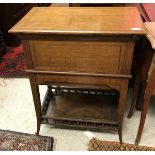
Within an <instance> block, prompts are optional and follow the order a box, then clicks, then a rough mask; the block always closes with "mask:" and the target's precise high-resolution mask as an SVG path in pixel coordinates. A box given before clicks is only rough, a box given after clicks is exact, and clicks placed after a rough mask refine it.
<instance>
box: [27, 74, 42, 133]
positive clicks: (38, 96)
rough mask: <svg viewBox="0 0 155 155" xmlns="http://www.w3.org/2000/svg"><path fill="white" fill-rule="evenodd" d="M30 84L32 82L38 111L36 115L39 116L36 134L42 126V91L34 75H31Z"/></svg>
mask: <svg viewBox="0 0 155 155" xmlns="http://www.w3.org/2000/svg"><path fill="white" fill-rule="evenodd" d="M29 77H30V78H29V79H30V84H31V90H32V95H33V101H34V106H35V111H36V117H37V132H36V135H38V134H39V131H40V126H41V102H40V93H39V86H38V85H37V84H36V82H35V77H34V75H30V76H29Z"/></svg>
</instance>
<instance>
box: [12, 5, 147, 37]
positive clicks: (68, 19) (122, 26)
mask: <svg viewBox="0 0 155 155" xmlns="http://www.w3.org/2000/svg"><path fill="white" fill-rule="evenodd" d="M9 33H34V34H36V33H38V34H80V35H82V34H101V35H112V34H114V35H117V34H118V35H121V34H123V35H129V34H131V35H132V34H133V35H134V34H135V35H145V34H147V32H146V29H145V26H144V24H143V22H142V19H141V17H140V14H139V12H138V9H137V8H136V7H33V8H32V9H31V10H30V11H29V12H28V13H27V14H26V15H25V16H24V17H23V18H22V19H21V20H20V21H19V22H18V23H17V24H16V25H15V26H13V27H12V28H11V29H10V30H9Z"/></svg>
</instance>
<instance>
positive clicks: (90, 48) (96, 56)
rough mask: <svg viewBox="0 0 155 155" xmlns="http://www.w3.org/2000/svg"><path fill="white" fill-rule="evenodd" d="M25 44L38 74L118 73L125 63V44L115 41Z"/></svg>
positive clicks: (31, 42) (30, 42) (34, 41)
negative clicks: (40, 71)
mask: <svg viewBox="0 0 155 155" xmlns="http://www.w3.org/2000/svg"><path fill="white" fill-rule="evenodd" d="M29 45H30V51H31V56H32V61H33V65H34V69H36V70H42V71H45V70H46V71H60V72H61V71H63V72H64V71H65V72H92V73H120V72H121V70H122V66H121V65H122V64H123V62H124V60H125V55H124V53H125V50H126V44H125V43H119V42H80V41H78V42H75V41H38V40H32V41H29ZM120 64H121V65H120ZM126 70H128V68H126Z"/></svg>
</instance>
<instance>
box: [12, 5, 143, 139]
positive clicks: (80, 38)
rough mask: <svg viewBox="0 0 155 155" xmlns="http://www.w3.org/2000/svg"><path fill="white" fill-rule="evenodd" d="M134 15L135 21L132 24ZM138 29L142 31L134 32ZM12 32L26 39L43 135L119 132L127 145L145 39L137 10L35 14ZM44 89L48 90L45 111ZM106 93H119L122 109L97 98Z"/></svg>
mask: <svg viewBox="0 0 155 155" xmlns="http://www.w3.org/2000/svg"><path fill="white" fill-rule="evenodd" d="M116 14H117V15H116ZM133 14H134V15H135V17H136V18H134V19H133V18H130V16H133ZM52 15H53V16H52ZM92 21H93V22H92ZM105 21H106V22H105ZM134 26H137V29H138V31H135V30H134V31H133V29H134ZM10 32H13V33H20V36H21V39H22V41H23V45H24V51H25V55H26V59H27V72H28V73H29V78H30V83H31V88H32V94H33V99H34V105H35V109H36V116H37V134H39V130H40V125H41V123H45V124H56V125H68V126H80V127H83V126H85V127H90V126H91V127H93V128H94V127H101V128H107V127H109V128H111V129H112V128H113V127H114V128H116V129H117V130H118V132H119V139H120V142H122V124H123V114H124V108H125V103H126V94H127V90H128V81H129V78H131V75H130V69H131V63H132V56H133V50H134V44H135V40H136V39H137V37H139V36H142V35H144V34H145V29H144V27H143V24H142V21H141V19H140V16H139V13H138V11H137V9H136V8H130V7H129V8H123V7H121V8H118V7H112V8H111V7H109V8H100V9H99V8H93V7H92V8H81V7H80V8H78V7H77V8H76V7H75V8H74V7H73V8H63V7H61V8H56V7H54V8H33V9H32V10H31V11H30V12H29V14H28V15H27V16H26V17H25V18H23V19H22V20H21V21H20V22H19V23H17V25H15V26H14V27H13V28H12V29H11V30H10ZM41 84H43V85H48V90H47V93H46V95H45V99H44V102H43V104H42V107H41V103H40V95H39V88H38V85H41ZM53 89H54V90H55V91H54V92H53V91H52V90H53ZM90 89H91V91H90ZM98 90H99V91H98ZM102 90H113V91H117V92H119V95H118V97H119V98H118V106H116V103H114V104H113V103H112V104H111V101H109V99H107V98H106V99H105V100H103V99H102V97H101V96H100V97H101V98H100V97H99V98H97V97H96V95H97V94H102V95H103V94H104V92H103V91H102ZM66 92H67V93H69V94H71V96H68V94H66ZM85 92H89V93H88V94H87V95H85ZM60 94H61V97H60ZM75 94H78V95H77V96H75ZM91 94H95V95H91ZM83 95H84V96H83ZM92 96H93V97H94V98H92ZM50 97H51V98H53V100H52V101H51V100H50ZM85 97H87V99H86V98H85ZM81 99H83V101H81ZM84 101H88V102H89V103H90V102H92V101H94V103H92V104H85V103H84ZM103 102H105V104H104V103H103ZM49 103H51V104H49ZM73 103H74V104H73ZM99 103H101V104H100V106H101V107H99V106H98V105H99ZM51 105H53V108H51V107H50V106H51ZM69 105H70V108H68V107H69ZM103 105H105V106H103ZM52 110H53V111H54V112H52ZM72 111H73V112H72ZM89 113H91V116H90V115H89ZM97 116H98V117H97Z"/></svg>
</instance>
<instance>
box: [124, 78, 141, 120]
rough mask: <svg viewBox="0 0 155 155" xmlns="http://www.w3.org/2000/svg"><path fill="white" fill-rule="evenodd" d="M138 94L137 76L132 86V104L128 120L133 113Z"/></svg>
mask: <svg viewBox="0 0 155 155" xmlns="http://www.w3.org/2000/svg"><path fill="white" fill-rule="evenodd" d="M138 92H139V76H136V79H135V84H134V88H133V96H132V102H131V106H130V110H129V114H128V116H127V117H128V118H131V117H132V116H133V114H134V112H135V108H136V103H137V97H138Z"/></svg>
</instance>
